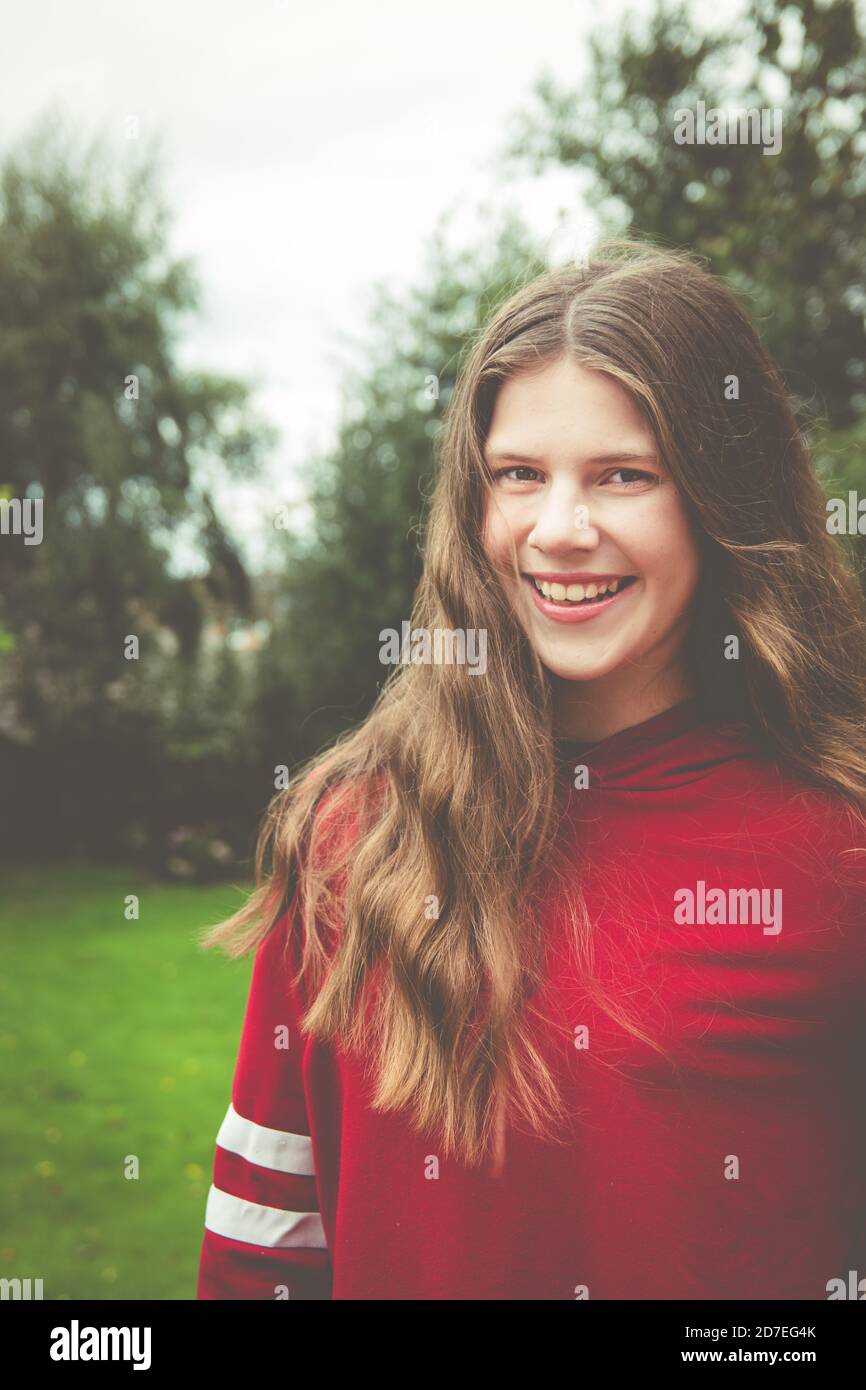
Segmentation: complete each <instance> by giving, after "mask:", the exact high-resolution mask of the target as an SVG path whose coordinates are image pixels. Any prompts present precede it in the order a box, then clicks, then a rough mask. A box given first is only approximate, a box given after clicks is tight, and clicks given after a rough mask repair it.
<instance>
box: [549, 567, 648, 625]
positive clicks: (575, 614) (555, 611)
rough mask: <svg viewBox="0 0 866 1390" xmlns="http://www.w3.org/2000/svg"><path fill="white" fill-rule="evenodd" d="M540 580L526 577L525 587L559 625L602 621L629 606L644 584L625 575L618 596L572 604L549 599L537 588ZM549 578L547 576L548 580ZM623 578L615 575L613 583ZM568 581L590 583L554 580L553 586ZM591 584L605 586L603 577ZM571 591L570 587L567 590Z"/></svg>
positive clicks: (584, 581) (634, 577) (601, 597)
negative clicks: (603, 617) (615, 609)
mask: <svg viewBox="0 0 866 1390" xmlns="http://www.w3.org/2000/svg"><path fill="white" fill-rule="evenodd" d="M536 577H537V576H535V575H529V574H524V575H523V576H522V579H523V583H524V584H525V585H526V587H527V589H528V590H529V594H530V596H531V598H532V602H533V603H534V604H535V607H536V608H537V609H538V611H539V613H541V614H542V615H543V616H544V617H545V618H550V619H552V620H553V621H554V622H557V623H583V622H589V621H591V620H592V619H594V618H600V617H601V616H602V615H603V614H605V613H607V612H608V610H609V609H614V608H619V607H621V606H622V605H623V604H625V605H628V604H629V603H630V602H631V600H630V598H629V595H630V594H633V593H634V592H635V590H637V589H639V588H640V580H639V579H638V578H637V576H636V575H625V576H622V577H621V582H620V583H619V584H618V585H617V591H616V593H615V594H604V595H601V596H598V597H596V598H592V599H583V600H582V601H575V602H568V601H566V600H564V599H553V598H545V597H544V595H543V594H542V593H540V591H539V590H538V589H537V588H536V585H535V579H536ZM544 577H545V578H546V576H544ZM618 577H619V576H616V575H611V576H610V578H611V579H615V578H618ZM565 578H568V579H570V581H571V583H573V584H585V583H586V582H587V581H586V580H578V579H575V577H574V576H573V575H569V576H563V577H558V578H554V579H552V580H551V583H555V584H564V580H565ZM589 582H590V583H596V584H598V583H599V582H602V583H603V582H604V581H603V579H602V576H601V575H597V576H595V577H594V578H593V579H592V580H590V581H589ZM566 587H567V586H566Z"/></svg>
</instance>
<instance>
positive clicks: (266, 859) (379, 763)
mask: <svg viewBox="0 0 866 1390" xmlns="http://www.w3.org/2000/svg"><path fill="white" fill-rule="evenodd" d="M563 356H566V357H568V358H570V359H571V360H573V361H574V362H576V363H578V364H580V365H582V366H585V367H589V368H592V369H596V370H598V371H600V372H606V373H608V374H610V375H611V376H612V377H614V378H615V379H616V380H617V381H618V382H619V383H620V384H621V386H622V387H623V388H624V389H625V390H626V391H627V392H629V393H630V394H631V396H632V398H633V399H634V401H635V403H636V404H637V406H638V408H639V409H640V410H641V412H642V415H643V417H644V418H645V419H646V421H647V422H648V424H649V425H650V427H651V429H652V431H653V433H654V436H655V439H656V442H657V445H658V448H659V451H660V456H661V458H662V459H663V461H664V464H665V466H666V468H667V469H668V471H669V473H670V475H671V477H672V479H673V481H674V484H675V486H676V487H677V489H678V491H679V493H680V495H681V497H682V498H683V500H684V505H685V506H686V508H687V509H688V511H689V514H690V516H691V519H692V521H693V523H694V527H695V534H696V536H697V538H698V542H699V545H700V548H701V554H702V566H701V574H700V579H699V584H698V592H697V595H696V598H695V603H694V609H693V619H692V623H691V627H690V635H689V638H688V645H687V652H686V655H687V658H688V661H689V664H690V667H691V672H692V674H693V679H694V682H695V689H696V691H697V699H698V702H699V707H700V709H701V710H702V712H703V713H704V714H705V715H706V716H707V717H709V718H712V719H714V720H729V721H732V722H733V723H734V724H736V725H737V726H738V727H740V728H742V729H744V730H747V731H749V733H750V734H751V735H753V736H754V737H755V738H756V739H757V740H758V741H759V742H760V743H761V744H762V746H764V747H765V748H766V749H768V750H769V751H770V753H771V755H773V756H775V757H777V758H778V759H780V760H783V761H784V762H785V763H786V764H787V765H788V766H789V767H793V768H794V769H796V770H798V771H799V773H800V774H801V776H802V778H803V779H804V780H805V781H807V782H809V783H811V784H813V785H816V786H818V787H819V788H823V789H824V790H826V791H829V792H832V793H834V794H836V795H839V796H841V797H842V798H843V801H844V803H845V804H846V805H847V806H848V808H849V809H850V810H851V811H852V812H854V813H856V814H858V815H860V816H862V814H863V812H864V811H866V717H864V716H866V700H864V690H866V681H864V674H866V673H864V662H866V609H864V601H863V597H862V594H861V591H860V587H859V584H858V582H857V578H856V576H855V574H854V573H853V572H852V569H851V567H850V562H849V560H848V559H847V557H846V555H845V553H844V552H843V550H842V548H841V546H840V543H839V542H838V541H836V540H834V539H833V538H832V537H831V536H830V535H829V534H828V531H827V528H826V524H825V522H826V499H825V496H824V492H823V489H822V487H821V484H820V481H819V479H818V477H817V474H816V472H815V469H814V466H813V464H812V461H811V458H810V454H809V450H808V447H807V443H806V439H805V436H804V432H803V431H802V430H801V428H800V426H799V425H798V423H797V420H796V418H795V412H794V408H793V405H792V401H791V399H790V398H789V396H788V394H787V392H786V389H785V386H784V384H783V381H782V379H781V376H780V374H779V372H778V370H777V368H776V367H775V366H774V364H773V363H772V361H771V360H770V358H769V357H768V355H767V353H766V350H765V349H764V347H763V345H762V343H761V340H760V338H759V336H758V334H757V332H756V330H755V329H754V327H753V326H752V324H751V322H750V320H749V317H748V315H747V314H746V312H745V311H744V310H743V308H742V307H741V306H740V304H739V302H738V301H737V299H736V298H735V296H734V294H733V293H732V292H731V291H730V290H729V289H728V288H727V287H726V286H725V285H724V284H723V283H721V282H720V281H719V280H718V279H716V278H715V277H714V276H712V275H711V274H710V273H709V272H708V271H707V270H706V269H705V268H704V267H703V265H702V264H700V263H699V261H698V260H697V258H696V257H694V256H692V255H690V254H687V253H681V252H670V251H665V250H660V249H657V248H654V247H651V246H648V245H645V244H642V243H637V242H630V241H626V242H623V241H617V242H612V243H607V244H606V245H605V246H604V247H603V248H601V249H600V251H599V252H598V253H597V254H596V256H595V257H593V258H592V259H591V260H590V261H589V263H588V264H587V265H586V266H583V267H578V266H576V265H566V266H562V267H559V268H556V269H552V270H548V271H545V272H544V273H543V274H541V275H538V276H537V277H535V278H533V279H531V280H530V281H529V282H528V283H525V284H524V285H522V286H521V287H520V288H519V289H518V290H517V292H516V293H514V294H513V295H512V296H511V297H510V298H509V299H508V300H507V302H506V303H504V304H503V305H502V306H501V307H500V308H499V309H498V311H497V312H496V313H495V314H494V315H493V317H492V319H491V321H490V322H489V323H488V324H487V326H486V327H485V328H484V330H483V331H482V333H481V334H480V336H479V337H478V339H477V341H476V342H475V343H474V344H473V345H471V349H470V350H469V352H468V355H467V356H466V359H465V361H464V363H463V365H462V367H461V370H460V371H459V374H458V378H457V381H456V384H455V387H454V391H453V395H452V397H451V399H450V401H449V403H448V407H447V413H446V418H445V421H444V427H443V430H442V432H441V434H440V436H439V439H438V441H437V446H436V447H437V463H438V473H437V479H436V484H435V489H434V492H433V495H432V498H431V505H430V510H429V514H428V518H427V527H426V535H425V544H424V568H423V574H422V578H421V581H420V584H419V587H418V590H417V593H416V595H415V599H414V603H413V608H412V616H411V622H412V627H413V629H414V628H423V629H427V630H428V631H434V630H436V629H441V630H452V631H453V630H464V631H465V630H468V629H476V630H485V631H486V632H487V641H488V664H487V670H486V673H485V674H484V675H483V676H482V677H480V678H479V677H478V676H475V677H469V675H468V672H467V670H466V668H465V667H464V666H461V665H459V664H448V663H447V662H443V663H440V664H436V663H433V664H424V665H421V664H406V665H398V666H396V667H395V669H394V670H393V671H392V672H391V674H390V675H389V677H388V679H387V680H386V681H385V683H384V684H383V686H382V688H381V691H380V693H379V696H378V699H377V700H376V703H375V705H374V707H373V709H372V711H371V713H370V714H369V715H368V717H367V718H366V719H365V720H364V722H363V723H362V724H361V725H360V727H359V728H357V729H356V730H354V731H352V732H351V733H349V734H348V735H344V736H343V737H341V739H340V740H339V741H338V742H337V743H336V744H335V746H333V747H331V748H329V749H327V750H326V751H324V752H322V753H320V754H319V755H317V756H316V757H315V758H313V759H311V760H310V761H309V762H307V763H306V764H305V765H304V766H303V767H302V768H300V769H299V770H298V771H297V772H296V773H295V774H294V775H293V777H292V779H291V781H290V784H289V786H288V787H287V789H286V790H284V791H282V792H280V793H279V794H278V795H277V796H276V797H275V798H274V799H273V801H272V803H271V805H270V807H269V808H268V811H267V813H266V815H265V818H264V823H263V825H262V828H261V833H260V836H259V841H258V845H257V850H256V864H255V867H256V884H257V886H256V889H255V891H254V892H253V893H252V895H251V896H250V897H249V899H248V900H247V902H246V903H245V904H244V906H243V907H242V908H241V909H240V910H239V911H238V912H236V913H235V914H234V915H233V916H231V917H230V918H229V919H228V920H227V921H225V922H222V923H220V924H219V925H217V926H216V927H212V928H210V929H209V930H208V932H207V933H206V935H205V936H204V937H203V938H202V944H204V945H206V946H213V945H217V944H219V945H221V946H222V947H223V948H224V949H225V950H226V951H227V953H228V954H230V955H234V956H237V955H241V954H243V953H245V952H247V951H249V950H251V949H253V948H255V947H257V946H258V945H259V944H260V942H261V941H262V940H263V939H264V937H265V936H266V935H267V933H268V932H269V931H270V930H271V929H272V928H273V927H274V926H275V924H276V923H277V921H278V919H279V918H280V917H281V916H282V915H283V914H284V913H285V912H286V911H288V912H289V914H290V923H291V929H292V931H295V932H297V933H299V937H298V939H299V940H300V939H301V938H302V940H303V950H302V956H301V967H300V970H299V971H298V972H297V975H296V978H295V983H296V985H299V984H301V983H302V982H303V983H304V987H305V989H308V991H309V1000H310V1001H311V1002H309V1006H307V1001H305V1008H304V1016H303V1031H304V1032H305V1034H308V1035H310V1036H315V1037H317V1038H319V1039H321V1040H336V1041H339V1043H340V1045H341V1046H343V1047H344V1048H346V1049H352V1050H355V1051H357V1052H358V1054H359V1056H362V1057H364V1058H366V1059H367V1061H368V1062H369V1063H371V1065H372V1074H373V1077H374V1083H375V1084H374V1091H373V1096H372V1104H373V1107H374V1108H375V1109H378V1110H382V1111H386V1110H397V1109H403V1108H406V1110H407V1111H408V1113H409V1115H410V1118H411V1121H412V1123H413V1124H414V1125H415V1127H416V1128H417V1129H418V1130H419V1131H425V1132H433V1133H434V1134H435V1135H436V1136H437V1137H438V1139H439V1142H440V1143H441V1145H442V1147H443V1149H444V1152H445V1153H446V1154H455V1155H458V1156H459V1157H460V1158H461V1159H462V1160H463V1161H464V1162H465V1163H467V1164H472V1165H474V1164H478V1163H480V1162H482V1161H484V1160H485V1158H486V1157H487V1156H488V1155H489V1156H490V1158H491V1162H492V1166H493V1171H494V1172H496V1171H501V1167H502V1163H503V1161H504V1135H505V1114H506V1110H508V1112H509V1114H510V1116H511V1118H512V1119H513V1121H515V1122H517V1123H521V1124H522V1123H523V1122H526V1123H527V1124H528V1125H529V1129H530V1131H531V1132H532V1133H535V1134H538V1135H543V1136H544V1137H545V1138H547V1139H551V1140H559V1139H561V1138H562V1129H561V1126H562V1124H563V1122H564V1121H565V1120H566V1118H567V1110H566V1108H565V1107H564V1105H563V1102H562V1098H561V1095H560V1092H559V1089H558V1086H557V1082H556V1074H555V1068H552V1066H551V1065H550V1062H549V1058H548V1057H546V1056H545V1050H546V1049H545V1047H544V1046H543V1045H542V1044H541V1043H540V1041H539V1038H538V1035H537V1034H536V1032H535V1029H534V1027H533V1022H532V1020H533V1017H542V1016H543V1015H542V1014H541V1013H540V1012H539V1009H538V999H539V995H538V991H539V987H540V985H541V984H542V982H543V979H544V941H545V933H544V931H543V911H542V907H543V902H544V896H545V893H550V890H551V885H552V883H553V882H554V881H555V880H556V881H557V882H558V881H559V879H560V874H561V870H562V868H563V864H562V863H561V862H560V861H559V860H558V858H557V853H556V839H557V837H556V834H555V828H556V826H557V824H558V821H559V816H560V812H561V797H562V795H563V788H562V780H563V779H562V777H561V776H558V775H557V771H556V745H555V730H554V727H553V715H552V700H551V692H550V688H549V683H548V681H549V678H548V675H547V673H546V671H545V669H544V667H543V666H542V665H541V662H540V661H539V658H538V656H537V654H536V653H535V652H534V650H533V649H532V647H531V646H530V643H529V641H528V639H527V637H526V634H525V632H524V630H523V628H522V627H521V624H520V622H519V621H518V620H517V618H516V613H515V611H514V609H513V608H512V600H511V599H510V598H508V597H507V595H506V593H505V591H504V587H503V585H502V583H501V581H500V578H499V577H498V576H497V574H496V572H495V570H494V568H493V566H492V563H491V561H490V560H489V559H488V557H487V554H486V552H485V549H484V547H483V545H482V542H481V536H482V529H483V523H484V514H485V507H486V501H487V496H488V488H489V486H490V480H489V475H488V471H487V468H486V465H485V462H484V459H483V453H482V451H483V446H484V442H485V439H486V434H487V431H488V429H489V426H490V422H491V417H492V413H493V407H494V403H495V400H496V395H497V392H498V390H499V389H500V387H501V386H502V383H503V382H504V381H506V380H508V379H509V378H510V377H512V376H513V375H515V374H516V373H520V372H523V371H528V370H538V369H539V368H541V367H543V366H544V365H546V364H548V363H552V362H554V361H556V360H558V359H559V358H561V357H563ZM731 377H736V378H737V380H738V383H739V395H738V399H730V400H729V399H727V398H726V392H725V382H726V380H728V379H730V378H731ZM727 394H734V393H730V392H729V393H727ZM516 573H517V566H516V557H515V574H516ZM731 633H735V634H737V635H738V637H739V640H740V659H739V660H738V661H734V662H731V661H726V660H725V659H724V657H723V640H722V639H723V637H724V636H725V635H727V634H731ZM584 879H585V870H584V871H583V872H581V873H580V874H577V875H576V874H575V872H574V864H573V862H572V864H571V868H570V872H569V875H568V882H567V885H566V886H567V891H568V901H569V904H570V908H571V913H570V916H571V922H572V926H573V932H572V939H573V947H574V951H575V955H574V957H573V959H574V961H575V963H576V965H577V968H578V970H579V971H580V973H581V978H582V981H583V984H584V987H585V988H586V989H587V990H588V991H589V992H590V993H591V994H592V995H593V996H594V997H595V998H596V999H597V1000H598V1002H599V1003H600V1005H601V1006H602V1007H603V1008H605V1009H606V1011H607V1012H608V1014H609V1015H610V1016H612V1017H614V1018H616V1019H618V1020H619V1021H620V1023H621V1024H622V1026H623V1028H625V1029H627V1030H628V1031H629V1032H631V1033H633V1034H634V1035H635V1036H639V1037H641V1038H644V1040H645V1041H646V1042H647V1043H648V1044H649V1045H650V1046H653V1047H656V1048H658V1050H659V1051H664V1049H662V1048H661V1047H660V1046H659V1045H658V1044H657V1043H656V1042H655V1041H654V1040H653V1039H651V1038H648V1037H646V1035H645V1034H644V1032H643V1031H642V1030H641V1029H640V1028H639V1027H638V1025H637V1024H636V1023H634V1022H633V1021H632V1020H630V1019H629V1018H628V1017H627V1014H626V1012H625V1011H624V1010H623V1008H622V1006H621V1004H620V1002H619V1001H618V1000H616V999H613V998H606V997H605V995H604V992H603V991H602V990H601V989H600V988H599V986H598V984H597V982H596V981H595V978H594V975H593V927H592V922H591V921H590V920H589V917H588V914H587V910H586V905H585V901H584V893H583V888H582V886H581V881H583V880H584ZM576 880H581V881H576ZM562 881H563V883H565V878H564V874H563V876H562ZM368 989H369V990H370V991H371V994H369V995H368V994H367V990H368ZM369 1001H372V1002H370V1006H369V1007H367V1003H368V1002H369ZM545 1022H546V1025H549V1024H550V1020H546V1021H545ZM552 1026H554V1027H555V1026H556V1025H555V1024H553V1025H552ZM371 1059H372V1061H371ZM563 1142H564V1141H563Z"/></svg>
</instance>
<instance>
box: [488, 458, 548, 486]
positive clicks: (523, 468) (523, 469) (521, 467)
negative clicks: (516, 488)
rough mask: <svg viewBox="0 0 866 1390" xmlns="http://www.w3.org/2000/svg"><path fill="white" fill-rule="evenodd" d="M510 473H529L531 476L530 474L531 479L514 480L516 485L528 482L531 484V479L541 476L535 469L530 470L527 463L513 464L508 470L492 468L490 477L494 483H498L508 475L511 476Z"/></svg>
mask: <svg viewBox="0 0 866 1390" xmlns="http://www.w3.org/2000/svg"><path fill="white" fill-rule="evenodd" d="M512 473H531V474H532V477H531V478H515V479H514V481H515V482H516V483H529V482H532V478H538V477H540V476H541V475H540V474H539V473H538V471H537V469H535V468H530V467H529V464H528V463H514V464H512V465H511V467H510V468H494V469H493V472H492V474H491V476H492V478H493V480H494V482H498V480H499V479H500V478H507V477H509V476H510V474H512Z"/></svg>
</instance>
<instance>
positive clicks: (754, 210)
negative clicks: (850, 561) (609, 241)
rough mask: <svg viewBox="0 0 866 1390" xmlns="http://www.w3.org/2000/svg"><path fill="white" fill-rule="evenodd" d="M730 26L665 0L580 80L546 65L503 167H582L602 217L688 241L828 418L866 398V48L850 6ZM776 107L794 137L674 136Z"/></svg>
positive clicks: (630, 25) (766, 2)
mask: <svg viewBox="0 0 866 1390" xmlns="http://www.w3.org/2000/svg"><path fill="white" fill-rule="evenodd" d="M724 23H725V30H724V32H717V33H708V32H701V31H699V30H698V29H697V27H696V25H695V23H694V21H693V20H692V19H691V18H690V16H689V13H688V11H687V10H686V9H685V8H683V7H682V6H681V5H677V6H675V7H672V6H670V5H668V4H666V3H664V0H663V3H661V4H660V5H659V6H658V7H657V9H656V10H655V12H654V13H653V15H652V16H651V17H650V18H649V20H648V21H647V23H646V24H645V25H642V24H641V23H640V22H638V21H636V20H635V19H634V18H632V17H629V18H627V19H626V20H624V21H623V23H622V24H621V26H620V27H619V28H618V29H617V30H612V31H609V32H607V33H603V34H601V35H599V36H598V37H596V38H594V39H593V41H592V45H591V47H592V56H593V61H592V66H591V72H590V76H589V80H588V82H587V83H586V84H585V86H584V87H581V88H580V89H579V90H567V89H561V88H558V87H557V84H556V83H555V82H554V81H553V80H551V79H550V78H549V77H546V76H545V77H543V78H542V79H541V80H540V81H539V82H538V84H537V86H536V98H537V102H538V109H537V110H535V109H533V110H531V111H525V112H522V113H520V114H519V115H518V116H517V118H516V126H515V132H514V135H513V137H512V138H511V139H510V141H509V142H508V145H507V148H506V150H505V152H504V165H505V168H506V170H507V171H510V172H513V170H514V168H515V167H521V166H525V165H528V166H529V167H530V168H532V169H534V170H535V171H540V170H541V169H544V168H545V167H547V166H548V165H550V164H556V165H560V166H564V167H566V168H573V169H574V170H575V174H576V175H577V174H578V173H579V174H580V175H581V176H583V177H586V178H588V180H589V188H588V197H589V200H590V203H591V205H592V206H593V207H594V208H595V209H596V210H597V211H598V213H599V214H600V215H601V217H602V221H603V224H604V226H605V228H606V229H609V230H615V231H618V232H626V231H628V232H630V233H631V234H633V235H638V236H641V235H643V236H648V237H649V238H651V239H652V240H654V241H656V242H659V243H661V244H663V245H671V246H682V247H688V248H691V249H692V250H694V251H697V252H699V253H700V254H702V255H705V256H707V258H708V260H709V263H710V268H711V269H712V270H713V271H715V273H717V274H719V275H721V276H723V277H724V278H725V279H726V280H727V281H728V282H729V283H730V284H731V286H732V287H733V288H734V289H735V290H737V291H739V292H740V294H741V295H742V296H744V298H745V299H746V301H747V303H748V307H749V308H750V309H751V311H752V313H753V314H754V315H755V316H756V318H757V319H758V321H759V323H760V326H761V329H762V332H763V335H764V337H765V340H766V342H767V345H768V347H769V349H770V351H771V352H772V353H773V355H774V356H775V357H776V359H777V360H778V361H779V363H780V364H781V366H782V368H783V370H784V371H785V374H786V377H787V381H788V385H789V387H790V389H791V390H792V391H793V393H794V394H795V395H796V396H798V397H799V398H800V399H801V401H802V404H803V407H804V412H805V413H806V414H807V415H808V416H809V417H811V418H812V419H816V418H817V417H820V416H822V415H826V418H827V420H828V422H829V423H830V425H831V426H833V427H834V428H842V427H850V426H851V425H853V424H855V422H856V421H857V420H858V419H860V418H862V416H863V414H864V409H866V317H864V311H866V290H864V285H863V267H864V264H866V162H864V154H866V131H864V113H866V44H864V34H863V27H862V11H860V10H859V9H858V6H857V5H856V4H855V3H854V0H829V3H823V4H819V3H816V0H751V3H750V5H749V6H748V8H747V10H746V12H745V13H744V15H743V18H742V19H741V20H740V19H736V20H734V21H733V22H731V20H730V18H729V16H728V14H727V13H726V14H725V16H724ZM700 100H703V101H704V102H705V104H706V106H707V107H708V108H712V107H728V106H729V107H731V108H739V109H748V108H751V107H754V108H757V109H759V110H760V109H761V108H767V109H768V110H769V109H772V108H776V107H778V108H781V110H782V112H783V126H782V132H783V138H782V146H781V149H780V150H779V152H778V153H777V154H775V155H765V154H764V152H763V148H762V146H761V145H759V144H736V143H734V144H709V143H705V144H698V143H695V144H678V143H677V142H676V140H675V138H674V131H675V128H676V125H677V116H676V113H677V111H678V110H684V109H690V110H692V111H695V110H696V108H697V103H698V101H700Z"/></svg>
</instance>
